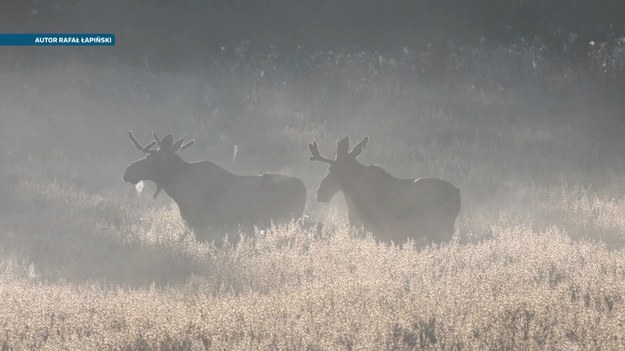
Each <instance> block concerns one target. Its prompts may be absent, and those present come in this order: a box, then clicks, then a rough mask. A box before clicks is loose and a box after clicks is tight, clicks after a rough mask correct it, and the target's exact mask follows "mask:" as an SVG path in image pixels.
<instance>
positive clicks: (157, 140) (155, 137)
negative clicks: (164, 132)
mask: <svg viewBox="0 0 625 351" xmlns="http://www.w3.org/2000/svg"><path fill="white" fill-rule="evenodd" d="M152 136H153V137H154V140H156V143H157V144H158V146H159V147H160V146H161V139H159V138H158V136H156V132H152Z"/></svg>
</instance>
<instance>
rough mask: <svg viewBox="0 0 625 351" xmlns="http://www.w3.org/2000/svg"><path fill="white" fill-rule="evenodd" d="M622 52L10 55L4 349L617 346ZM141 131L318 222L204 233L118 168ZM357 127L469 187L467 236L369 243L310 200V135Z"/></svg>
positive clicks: (426, 169) (459, 228)
mask: <svg viewBox="0 0 625 351" xmlns="http://www.w3.org/2000/svg"><path fill="white" fill-rule="evenodd" d="M589 45H590V44H589ZM624 45H625V42H624V41H623V40H622V39H619V40H614V41H610V42H606V43H597V44H595V43H593V45H592V48H591V49H590V50H589V54H588V55H586V56H583V57H578V56H574V55H573V54H572V53H570V52H568V51H567V50H566V48H562V49H560V50H556V51H553V50H552V49H548V48H547V47H545V46H544V45H542V44H541V43H540V42H529V43H528V42H518V43H517V44H510V45H509V46H505V47H498V48H489V49H485V48H480V47H470V46H463V47H455V48H452V49H450V51H449V52H448V53H447V54H446V55H444V59H442V58H441V56H440V55H436V54H434V53H431V52H428V51H423V50H421V51H413V50H411V49H409V48H404V49H403V50H398V51H397V52H392V53H386V54H384V55H382V54H378V53H373V52H319V53H317V54H310V53H304V52H293V53H292V54H289V55H284V54H280V53H277V52H273V51H272V50H271V48H268V49H267V50H266V51H264V52H258V51H254V52H252V51H248V50H246V49H245V46H241V47H238V48H233V49H231V50H230V49H228V50H225V51H224V52H223V53H222V54H221V55H222V56H219V55H216V56H215V58H214V60H213V61H210V62H205V63H203V64H202V65H198V66H195V67H181V68H180V69H178V70H157V69H155V68H153V67H151V66H150V65H149V63H148V62H147V61H146V62H145V63H144V64H139V65H136V66H127V65H121V64H115V63H111V64H110V65H105V66H98V67H93V66H90V65H89V64H88V63H85V62H82V61H77V62H65V63H51V64H50V65H49V66H36V67H27V66H21V65H19V64H16V63H14V62H5V64H4V65H3V67H5V69H4V70H2V71H0V82H1V83H0V90H1V91H2V94H0V164H2V167H1V168H0V177H1V178H0V180H1V181H0V296H1V301H2V302H1V303H0V345H1V349H2V350H22V349H29V350H38V349H42V350H43V349H46V350H48V349H54V350H55V349H112V350H153V349H163V350H186V349H195V350H204V349H210V350H250V349H262V350H302V349H306V350H335V349H336V350H409V349H433V350H439V349H440V350H484V349H496V350H502V349H531V350H534V349H536V350H544V349H555V350H588V349H590V350H592V349H597V350H599V349H600V350H610V349H613V350H616V349H622V348H624V347H625V332H624V331H623V330H624V329H623V324H624V323H625V302H624V301H623V297H622V292H623V291H624V290H625V252H624V251H623V246H624V244H625V236H624V233H625V217H624V216H623V213H625V187H624V185H623V179H624V178H625V177H624V176H625V162H624V161H623V157H622V152H621V150H625V142H624V141H623V137H622V133H623V131H625V128H624V127H625V120H624V119H623V111H624V109H623V107H624V104H623V101H622V93H623V91H625V90H623V81H625V80H623V78H624V77H625V47H624ZM128 130H133V131H134V132H135V134H136V135H137V137H138V138H139V140H142V141H145V140H148V138H149V137H150V133H151V131H152V130H155V131H157V132H159V133H166V132H174V133H175V135H188V136H189V137H191V138H195V139H196V144H195V145H193V146H192V147H190V148H189V149H188V150H186V151H184V154H183V157H184V158H185V159H186V160H190V161H191V160H199V159H204V158H206V159H210V160H212V161H214V162H217V163H219V164H222V165H223V166H224V167H226V168H228V169H230V170H233V171H235V172H238V173H250V174H257V173H262V172H265V171H272V172H283V173H287V174H291V175H296V176H298V177H300V178H302V179H303V180H304V182H305V183H306V185H307V187H308V191H309V200H308V204H307V209H306V214H307V216H308V219H309V221H321V222H322V223H324V226H323V229H322V230H321V231H318V230H316V229H315V228H313V227H307V226H300V225H298V224H291V225H285V226H280V227H276V228H272V229H271V230H267V231H264V232H259V233H256V235H255V238H254V240H250V239H249V238H244V239H243V241H242V242H241V243H240V244H239V245H238V246H237V247H236V248H232V247H231V248H228V249H226V250H217V249H215V248H214V247H213V246H212V245H210V244H207V243H203V242H198V241H196V240H195V238H194V236H193V233H192V232H190V231H189V230H188V229H187V228H186V227H185V225H184V223H183V221H182V219H181V218H180V215H179V213H178V209H177V208H176V206H175V204H173V203H172V202H171V200H170V199H169V198H168V197H167V196H166V195H165V194H161V195H160V196H159V198H157V200H156V201H153V200H152V193H153V191H154V187H153V186H152V184H146V186H145V188H144V189H143V191H142V192H137V191H136V190H135V189H134V188H133V187H131V186H129V185H128V184H123V183H122V181H121V175H122V173H123V170H124V169H125V167H126V165H127V164H128V163H129V162H131V161H133V160H135V159H137V158H139V157H142V155H139V154H137V150H136V149H135V148H134V146H133V145H132V144H131V143H130V141H129V140H128V138H127V132H128ZM343 135H350V136H352V138H355V139H359V138H360V137H361V136H363V135H369V136H370V137H371V140H370V143H369V145H368V147H367V149H366V150H365V151H364V153H363V155H362V157H361V161H362V162H363V163H366V164H369V163H376V164H379V165H381V166H382V167H384V168H385V169H387V170H388V171H389V172H390V173H392V174H394V175H397V176H404V177H408V176H412V177H426V176H434V177H439V178H443V179H446V180H449V181H451V182H452V183H453V184H455V185H456V186H457V187H459V188H460V189H461V194H462V201H463V204H462V210H461V214H460V217H459V219H458V221H457V225H456V234H455V236H454V239H453V240H452V242H450V243H447V244H444V245H442V246H440V247H415V245H414V243H412V242H408V243H403V244H402V245H400V244H398V243H393V244H389V243H377V242H375V240H373V239H372V237H371V236H370V235H369V234H367V233H362V232H359V231H357V230H353V229H350V228H349V226H348V225H347V224H346V213H345V205H344V203H343V202H342V201H341V199H340V198H337V199H335V201H334V202H333V203H332V204H331V205H329V206H326V205H320V204H317V203H315V201H314V194H315V191H316V187H317V185H318V182H319V181H320V180H321V178H322V177H323V176H324V174H325V172H326V169H325V168H324V167H323V166H321V165H319V164H314V163H310V162H309V161H308V150H307V143H308V142H310V141H312V140H317V141H318V142H319V145H320V148H321V149H322V150H323V151H325V152H332V151H333V149H334V147H335V141H336V140H338V139H339V138H340V137H342V136H343ZM235 145H236V146H237V148H238V153H237V157H236V158H235V159H233V148H234V146H235Z"/></svg>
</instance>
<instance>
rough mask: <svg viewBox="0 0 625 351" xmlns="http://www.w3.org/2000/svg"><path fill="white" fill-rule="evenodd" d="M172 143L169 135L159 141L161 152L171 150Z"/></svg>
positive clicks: (172, 139)
mask: <svg viewBox="0 0 625 351" xmlns="http://www.w3.org/2000/svg"><path fill="white" fill-rule="evenodd" d="M173 143H174V136H173V135H172V134H171V133H169V134H167V135H165V136H164V137H163V139H161V149H162V150H171V146H172V144H173Z"/></svg>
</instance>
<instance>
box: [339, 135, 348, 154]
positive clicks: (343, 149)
mask: <svg viewBox="0 0 625 351" xmlns="http://www.w3.org/2000/svg"><path fill="white" fill-rule="evenodd" d="M348 151H349V137H348V136H344V137H343V139H341V140H339V141H337V142H336V158H337V159H338V158H339V157H343V156H346V155H347V152H348Z"/></svg>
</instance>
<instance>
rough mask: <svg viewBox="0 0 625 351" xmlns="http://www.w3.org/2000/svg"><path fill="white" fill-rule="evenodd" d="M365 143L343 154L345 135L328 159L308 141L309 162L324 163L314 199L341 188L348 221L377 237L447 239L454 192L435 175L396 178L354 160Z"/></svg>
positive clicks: (455, 209) (456, 199)
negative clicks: (327, 166) (324, 171)
mask: <svg viewBox="0 0 625 351" xmlns="http://www.w3.org/2000/svg"><path fill="white" fill-rule="evenodd" d="M367 141H368V138H367V137H365V138H364V139H363V140H362V141H361V142H360V143H359V144H358V145H357V146H356V147H354V149H353V150H352V152H348V150H349V139H348V138H347V137H345V138H343V139H341V140H340V141H339V142H338V147H337V156H336V159H334V160H332V159H329V158H326V157H323V156H321V155H320V153H319V150H318V147H317V144H316V142H314V143H312V144H310V145H309V147H310V150H311V153H312V156H311V158H310V159H311V161H322V162H326V163H329V164H330V169H329V173H328V175H327V176H326V177H325V178H324V179H323V180H322V182H321V185H320V186H319V189H318V191H317V200H318V201H320V202H328V201H330V200H331V199H332V197H333V196H334V194H335V193H337V192H339V191H341V192H343V195H344V196H345V200H346V203H347V206H348V211H349V222H350V224H351V225H353V226H356V227H362V228H364V229H366V230H368V231H371V232H372V233H373V235H374V236H375V238H376V239H378V240H383V241H393V242H396V243H401V242H403V241H405V240H406V239H408V238H412V239H415V241H421V240H420V239H426V240H427V241H429V242H433V243H441V242H444V241H447V240H449V239H450V238H451V237H452V235H453V230H454V229H453V228H454V223H455V221H456V218H457V217H458V213H459V212H460V190H459V189H457V188H456V187H454V186H453V185H452V184H450V183H449V182H447V181H444V180H441V179H436V178H420V179H416V180H415V179H402V178H397V177H394V176H392V175H391V174H389V173H388V172H386V171H385V170H383V169H382V168H381V167H379V166H376V165H372V166H365V165H362V164H360V163H359V162H358V160H357V157H358V156H359V155H360V153H361V152H362V150H363V149H364V147H365V145H366V143H367Z"/></svg>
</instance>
